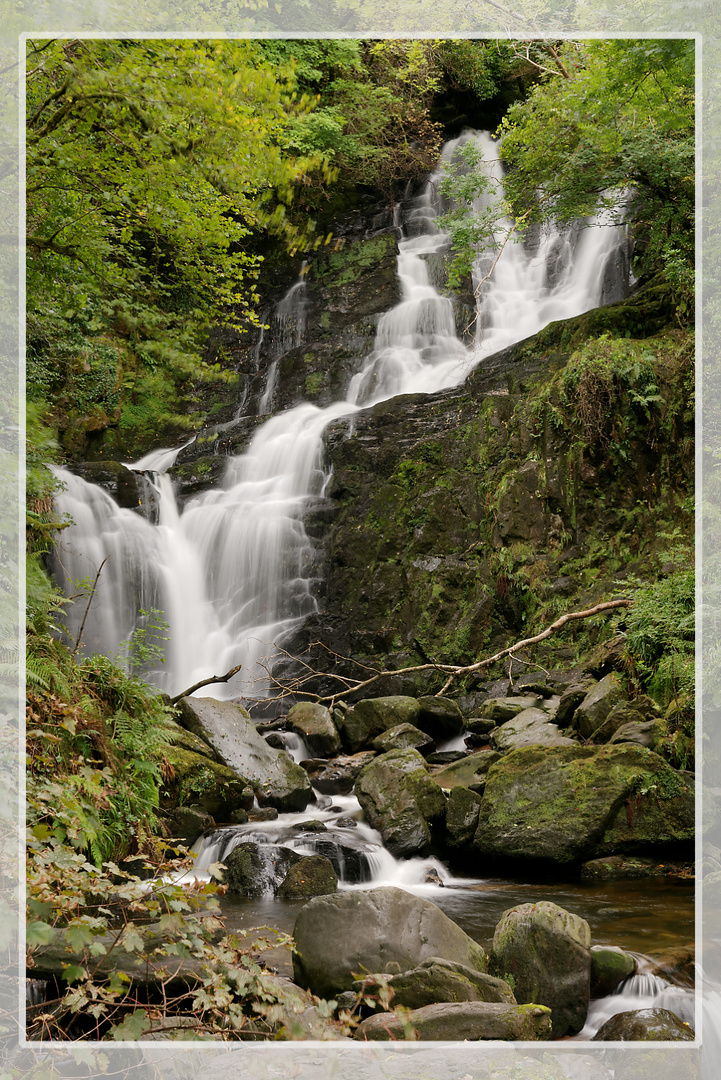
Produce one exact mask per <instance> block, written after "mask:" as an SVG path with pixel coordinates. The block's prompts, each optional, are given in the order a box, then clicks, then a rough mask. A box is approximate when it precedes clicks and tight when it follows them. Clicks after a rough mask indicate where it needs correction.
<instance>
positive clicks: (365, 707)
mask: <svg viewBox="0 0 721 1080" xmlns="http://www.w3.org/2000/svg"><path fill="white" fill-rule="evenodd" d="M420 711H421V707H420V705H419V704H418V702H417V700H416V699H415V698H412V697H403V696H401V695H397V696H394V697H380V698H365V699H364V700H363V701H359V702H357V703H356V704H355V705H354V706H353V707H352V708H350V709H348V711H347V712H346V713H345V714H344V716H343V720H342V724H343V731H342V738H343V743H344V745H345V746H346V747H347V749H348V750H349V751H350V752H351V754H355V752H356V751H357V750H362V749H364V748H365V747H369V746H370V745H371V743H372V741H373V739H374V738H375V737H376V735H380V734H381V733H382V732H383V731H387V730H388V728H392V727H397V725H398V724H416V721H417V719H418V715H419V713H420ZM416 726H417V725H416Z"/></svg>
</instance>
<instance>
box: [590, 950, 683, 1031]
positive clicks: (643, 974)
mask: <svg viewBox="0 0 721 1080" xmlns="http://www.w3.org/2000/svg"><path fill="white" fill-rule="evenodd" d="M636 962H637V964H638V967H639V971H638V973H637V974H635V975H631V976H629V978H628V979H625V980H624V981H623V982H622V983H621V984H620V985H619V986H618V987H617V989H616V990H615V992H614V993H613V994H609V995H608V996H607V997H603V998H598V999H597V1000H595V1001H592V1002H591V1003H590V1006H589V1009H588V1016H587V1018H586V1023H585V1025H584V1027H583V1029H582V1030H581V1031H580V1032H579V1033H578V1035H575V1036H573V1038H574V1039H577V1040H579V1041H583V1040H586V1039H591V1038H593V1036H594V1035H595V1034H596V1032H597V1031H598V1030H599V1029H600V1028H601V1027H602V1026H603V1025H604V1024H605V1023H606V1021H607V1020H610V1019H611V1017H612V1016H617V1015H618V1014H619V1013H624V1012H635V1011H636V1010H638V1009H668V1010H669V1012H672V1013H675V1015H676V1016H678V1017H679V1019H680V1020H682V1021H683V1022H684V1023H687V1024H690V1025H691V1027H692V1028H695V1025H696V1019H695V994H694V991H693V990H687V989H684V988H683V987H681V986H673V985H672V984H671V983H669V982H667V981H666V980H665V979H662V978H660V977H659V976H658V975H652V974H651V973H650V972H649V971H648V970H647V969H648V967H649V965H650V961H649V960H648V958H647V957H643V956H637V957H636Z"/></svg>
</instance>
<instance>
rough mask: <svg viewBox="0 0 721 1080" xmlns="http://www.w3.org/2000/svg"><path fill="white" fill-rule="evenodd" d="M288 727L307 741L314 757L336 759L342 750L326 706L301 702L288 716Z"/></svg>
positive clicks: (311, 702)
mask: <svg viewBox="0 0 721 1080" xmlns="http://www.w3.org/2000/svg"><path fill="white" fill-rule="evenodd" d="M287 722H288V727H289V728H290V730H291V731H294V732H295V733H296V735H300V736H301V738H302V739H303V740H304V741H305V743H306V745H307V747H308V749H309V751H310V753H311V754H312V755H313V757H319V758H330V757H334V756H335V755H336V754H337V753H338V752H339V750H340V736H339V735H338V732H337V731H336V728H335V724H334V723H333V721H332V720H331V715H330V712H329V711H328V709H326V707H325V706H324V705H317V704H316V703H315V702H313V701H299V702H298V704H297V705H294V706H293V708H292V709H291V710H290V712H289V713H288V716H287Z"/></svg>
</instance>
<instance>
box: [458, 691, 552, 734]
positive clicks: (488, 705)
mask: <svg viewBox="0 0 721 1080" xmlns="http://www.w3.org/2000/svg"><path fill="white" fill-rule="evenodd" d="M542 700H543V699H542V698H539V697H537V696H536V695H525V696H518V697H504V698H488V700H487V701H484V702H483V704H482V705H481V707H480V708H479V710H478V715H479V716H480V717H484V718H485V719H486V720H492V721H493V723H494V724H505V723H506V722H507V721H508V720H512V719H513V717H514V716H518V714H519V713H521V712H523V711H524V710H525V709H534V708H540V706H541V703H542ZM469 730H470V729H469Z"/></svg>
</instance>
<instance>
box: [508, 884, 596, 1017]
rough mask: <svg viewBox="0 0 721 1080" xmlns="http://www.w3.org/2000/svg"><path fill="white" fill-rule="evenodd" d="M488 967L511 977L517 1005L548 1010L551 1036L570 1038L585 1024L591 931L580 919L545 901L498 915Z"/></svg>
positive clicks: (588, 990)
mask: <svg viewBox="0 0 721 1080" xmlns="http://www.w3.org/2000/svg"><path fill="white" fill-rule="evenodd" d="M491 955H492V967H493V970H494V971H495V973H496V974H497V975H499V976H500V977H501V978H504V979H507V978H508V977H509V976H513V982H512V984H511V985H512V986H513V992H514V994H515V995H516V1001H518V1002H519V1003H531V1002H532V1003H534V1004H540V1005H547V1006H548V1007H549V1008H550V1010H551V1016H552V1021H553V1035H554V1037H555V1038H560V1037H561V1036H563V1035H575V1034H576V1032H578V1031H580V1030H581V1028H582V1027H583V1025H584V1024H585V1022H586V1015H587V1013H588V1002H589V998H590V989H591V929H590V927H589V925H588V923H587V922H586V920H585V919H582V918H580V917H579V916H578V915H572V914H571V913H570V912H568V911H564V909H563V908H560V907H558V906H557V905H556V904H552V903H551V902H550V901H548V900H544V901H542V902H541V903H539V904H521V905H520V906H519V907H515V908H511V909H510V910H508V911H505V912H504V913H503V916H502V918H501V921H500V922H499V923H498V925H497V927H496V930H495V933H494V935H493V946H492V953H491Z"/></svg>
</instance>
